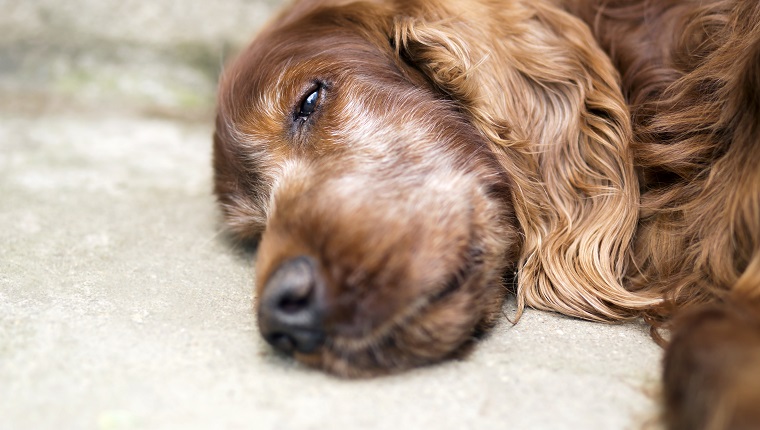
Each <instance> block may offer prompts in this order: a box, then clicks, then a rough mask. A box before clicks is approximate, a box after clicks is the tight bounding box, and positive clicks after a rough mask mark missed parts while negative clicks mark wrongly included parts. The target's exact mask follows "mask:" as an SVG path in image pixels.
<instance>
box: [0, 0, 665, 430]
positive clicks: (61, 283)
mask: <svg viewBox="0 0 760 430" xmlns="http://www.w3.org/2000/svg"><path fill="white" fill-rule="evenodd" d="M276 3H277V2H276V1H260V0H259V1H257V0H217V1H214V2H206V1H203V0H184V1H182V2H180V1H173V0H161V1H154V2H142V1H137V0H121V1H115V0H111V1H102V0H67V1H66V2H62V1H59V0H35V1H23V0H0V10H2V11H3V12H2V14H0V31H1V32H2V36H1V37H0V429H133V428H134V429H141V428H146V429H162V428H186V429H196V428H197V429H201V428H232V429H234V428H253V429H270V428H272V429H274V428H278V429H279V428H283V429H290V428H293V429H296V428H298V429H324V428H338V429H354V428H362V429H407V428H420V429H486V428H500V429H505V428H515V429H604V430H609V429H637V428H642V427H644V426H646V425H648V423H650V424H651V422H652V421H653V420H655V419H656V417H657V414H658V409H657V391H658V385H657V380H658V372H659V361H660V355H661V351H660V349H659V348H658V347H656V346H655V345H654V344H653V342H652V341H651V340H650V338H649V336H648V334H647V330H646V328H645V327H644V326H643V325H641V324H628V325H602V324H594V323H589V322H583V321H578V320H573V319H569V318H564V317H559V316H556V315H551V314H548V313H543V312H528V313H527V314H526V315H525V317H524V318H523V319H522V320H521V321H520V322H519V324H517V325H516V326H514V327H513V326H512V325H511V324H509V323H508V322H507V321H506V320H504V321H503V322H502V323H501V324H500V325H499V326H498V327H497V328H496V329H495V330H494V331H493V333H492V334H491V335H490V336H489V337H487V338H486V339H485V340H484V341H483V342H482V343H481V344H480V345H479V346H478V347H477V348H476V349H475V351H474V353H473V354H472V355H471V356H469V357H468V358H467V359H464V360H461V361H455V362H448V363H445V364H442V365H438V366H433V367H429V368H424V369H419V370H415V371H412V372H408V373H405V374H402V375H398V376H393V377H385V378H377V379H371V380H360V381H347V380H340V379H336V378H334V377H331V376H327V375H324V374H321V373H319V372H316V371H313V370H309V369H306V368H303V367H302V366H300V365H298V364H295V363H294V362H293V361H291V360H289V359H287V358H284V357H282V356H280V355H278V354H275V353H273V352H272V351H271V350H270V348H268V347H267V345H266V344H265V343H264V342H263V341H262V340H261V339H260V338H259V336H258V334H257V332H256V328H255V321H254V316H253V314H252V312H251V306H250V304H251V299H252V286H253V281H252V279H253V268H252V264H251V261H252V257H253V256H252V255H251V254H250V253H249V252H246V251H244V250H240V249H237V248H235V247H233V246H231V245H230V244H229V243H227V242H226V241H225V240H224V238H223V237H222V236H221V235H220V234H219V231H220V228H219V220H218V214H217V210H216V208H215V205H214V199H213V197H212V195H211V167H210V153H211V144H210V142H211V131H212V116H213V98H214V88H215V82H216V78H217V75H218V72H219V70H220V67H221V64H223V62H224V59H225V58H227V57H229V56H230V55H231V54H232V53H234V52H235V50H236V49H239V47H241V46H242V44H243V43H244V42H245V41H246V40H248V39H249V38H250V37H251V35H252V34H253V33H254V32H255V30H256V29H257V28H259V27H260V26H261V24H262V23H263V22H264V21H265V20H266V19H267V18H268V17H269V16H270V15H271V13H272V12H273V11H274V10H275V9H276V6H277V5H276ZM513 309H514V304H513V303H510V304H508V305H507V306H506V307H505V312H506V313H507V314H509V313H510V312H512V311H513Z"/></svg>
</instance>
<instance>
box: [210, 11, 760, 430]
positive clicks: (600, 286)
mask: <svg viewBox="0 0 760 430" xmlns="http://www.w3.org/2000/svg"><path fill="white" fill-rule="evenodd" d="M312 93H313V94H318V97H319V98H318V104H317V108H316V110H314V112H313V114H312V113H309V114H308V115H302V113H303V106H304V103H305V101H304V100H306V96H308V95H309V94H312ZM218 112H219V113H218V117H217V131H216V134H215V145H214V164H215V170H216V193H217V195H218V197H219V201H220V203H221V206H222V209H223V211H224V213H225V217H226V220H227V224H228V226H229V227H230V229H231V231H232V232H234V233H236V234H237V235H238V236H239V237H241V238H257V237H258V236H259V235H261V244H260V248H259V252H258V259H257V265H256V273H257V295H258V296H259V297H264V298H265V299H264V300H259V303H258V304H257V307H258V312H259V323H260V325H261V327H262V331H263V332H265V333H268V334H266V336H267V339H268V340H270V342H272V343H273V344H276V345H277V344H278V342H279V341H282V336H281V335H282V333H279V332H277V331H278V330H279V328H278V327H279V326H278V325H277V324H279V322H272V321H273V320H272V319H271V312H272V311H271V309H268V307H271V306H278V305H276V304H275V305H272V303H279V302H277V301H272V300H269V299H267V297H268V296H271V295H272V293H271V292H272V291H273V290H274V289H276V288H280V287H282V285H285V284H288V282H291V281H288V282H285V284H282V281H280V280H281V279H291V280H292V279H300V278H298V277H297V276H295V275H292V273H295V272H293V271H292V270H291V272H292V273H291V274H290V275H288V276H291V277H290V278H288V277H285V278H283V276H285V275H282V272H283V270H285V269H283V268H288V267H291V266H290V264H291V263H292V262H293V261H295V260H298V261H301V262H304V261H307V262H308V264H306V263H304V264H306V266H308V267H310V268H311V269H309V270H310V272H309V273H310V275H309V280H308V282H307V283H306V284H303V283H302V284H301V285H300V286H301V287H303V288H306V289H307V290H308V292H309V294H310V296H309V298H308V300H314V301H315V303H317V304H318V312H317V311H314V313H313V314H309V315H311V316H314V319H313V321H312V320H311V319H310V320H309V325H308V327H307V328H308V331H309V333H311V334H313V333H314V332H318V333H319V336H316V337H310V338H309V339H310V340H313V341H314V342H313V344H312V343H309V344H308V347H307V346H303V345H301V346H303V347H302V348H301V347H300V346H299V347H298V348H296V351H295V355H296V357H297V358H298V359H300V360H302V361H303V362H306V363H309V364H311V365H313V366H316V367H320V368H323V369H326V370H328V371H331V372H334V373H337V374H341V375H373V374H378V373H385V372H389V371H398V370H400V369H404V368H408V367H411V366H417V365H422V364H425V363H430V362H434V361H438V360H441V359H444V358H446V357H450V356H453V355H457V354H460V353H462V352H463V351H465V350H466V348H467V346H468V345H469V344H471V340H472V339H473V335H476V334H477V333H479V332H480V331H482V330H484V329H486V328H487V327H488V326H489V325H491V324H492V323H493V321H494V319H495V318H496V317H497V316H498V313H499V309H500V306H501V302H502V300H503V298H504V296H505V293H506V288H505V286H504V285H503V281H502V275H503V274H508V275H509V276H508V278H509V279H510V282H512V281H513V282H514V283H515V286H516V295H517V300H518V304H519V306H520V309H521V310H522V309H523V308H524V307H525V306H530V307H535V308H539V309H545V310H550V311H556V312H561V313H563V314H566V315H571V316H576V317H580V318H585V319H591V320H601V321H619V320H624V319H629V318H635V317H641V316H644V317H646V318H648V320H649V321H651V322H652V323H653V325H654V326H655V327H656V328H669V329H671V330H672V342H671V345H670V346H669V347H668V350H667V354H666V363H665V364H666V366H665V379H664V380H665V387H666V390H665V391H666V393H665V394H666V403H667V406H668V411H669V412H668V415H667V420H668V423H669V425H670V426H671V428H679V429H680V428H683V429H687V428H711V429H713V428H714V429H718V428H755V427H757V426H759V425H760V417H758V415H757V413H756V412H754V407H753V406H752V405H755V404H757V403H758V400H759V399H760V381H759V380H758V379H757V378H756V377H743V376H742V375H745V372H749V373H752V372H754V373H753V374H754V375H757V374H758V365H757V363H758V360H757V357H758V353H759V352H758V351H760V167H758V166H760V142H758V139H759V136H760V130H759V128H760V125H759V124H760V3H757V2H753V1H742V0H712V1H697V0H664V1H658V2H655V1H650V0H637V1H628V0H590V1H586V0H565V1H558V0H531V1H529V0H473V1H469V2H462V1H454V0H413V1H401V0H399V1H391V0H388V1H367V2H353V1H350V0H312V1H301V2H296V3H294V4H293V5H292V6H291V7H290V8H288V9H287V10H286V11H285V12H283V14H282V15H281V16H280V17H278V18H277V19H276V20H275V21H274V22H273V23H272V24H271V25H270V26H269V27H268V28H267V29H265V30H264V31H263V32H262V33H261V34H260V35H259V36H258V38H257V39H256V41H254V43H253V44H252V45H251V47H249V48H248V49H247V50H246V51H245V52H243V53H242V54H241V56H240V57H239V59H238V60H237V61H236V62H235V63H234V64H232V65H231V66H230V67H229V68H228V69H227V70H226V72H225V75H224V77H223V79H222V82H221V85H220V96H219V111H218ZM294 259H295V260H294ZM299 264H300V263H299ZM293 276H295V277H293ZM293 282H295V281H293ZM299 282H301V281H299ZM304 282H306V281H304ZM278 283H279V284H282V285H277V284H278ZM286 286H287V285H286ZM288 288H290V287H288ZM303 288H302V289H303ZM312 296H314V297H312ZM315 297H316V298H315ZM300 298H303V297H300ZM300 298H299V299H300ZM262 302H263V303H264V304H263V305H262ZM310 303H311V302H310ZM317 304H314V305H313V306H317ZM291 305H292V304H288V306H291ZM295 306H296V308H298V307H299V306H306V305H304V304H303V303H301V302H298V303H297V304H296V305H295ZM309 306H312V304H309ZM674 317H675V319H673V318H674ZM299 324H300V323H299ZM299 327H300V328H303V327H301V326H299ZM300 328H299V330H300ZM275 332H277V333H275ZM311 334H309V336H311ZM270 335H271V336H270ZM277 336H279V341H278V340H277V339H278V337H277ZM287 336H289V335H288V334H287V333H286V337H287ZM293 336H294V339H297V338H298V336H300V334H297V335H293ZM291 341H293V339H290V338H288V339H287V341H286V342H285V343H284V344H283V343H279V345H280V346H283V345H285V347H286V348H292V347H293V342H291ZM296 343H297V342H296ZM742 426H744V427H742Z"/></svg>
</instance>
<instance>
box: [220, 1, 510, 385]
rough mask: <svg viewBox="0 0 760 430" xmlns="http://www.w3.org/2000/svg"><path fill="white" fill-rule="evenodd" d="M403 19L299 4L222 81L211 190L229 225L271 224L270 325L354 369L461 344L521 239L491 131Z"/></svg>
mask: <svg viewBox="0 0 760 430" xmlns="http://www.w3.org/2000/svg"><path fill="white" fill-rule="evenodd" d="M305 3H308V2H305ZM392 32H393V20H392V17H391V15H390V14H389V13H388V11H387V10H385V9H383V8H382V7H380V6H374V5H370V4H354V5H346V6H338V7H319V6H311V8H310V9H309V10H308V11H306V10H302V11H297V10H296V11H291V14H290V15H288V16H285V17H283V18H282V19H280V20H279V21H278V23H277V24H275V25H274V26H271V27H270V28H268V29H267V30H265V31H264V32H263V33H262V34H260V35H259V37H258V38H257V39H256V40H255V41H254V43H253V44H252V45H251V46H250V47H249V48H248V49H247V50H246V51H244V52H243V53H242V54H241V55H240V56H239V58H238V59H237V60H236V61H235V62H234V63H233V64H232V65H231V66H230V67H228V68H227V70H226V71H225V74H224V77H223V79H222V82H221V86H220V95H219V109H218V117H217V128H216V133H215V139H214V140H215V141H214V167H215V172H216V175H215V183H216V193H217V196H218V198H219V200H220V203H221V206H222V208H223V212H224V214H225V218H226V222H227V224H228V226H229V227H230V229H231V230H232V231H233V232H234V233H236V234H237V235H239V236H241V237H244V238H257V237H258V236H259V235H261V242H260V245H259V249H258V257H257V262H256V287H257V291H256V293H257V294H256V295H257V300H256V308H257V313H258V322H259V326H260V329H261V332H262V334H263V335H264V337H265V338H266V339H267V340H268V341H269V342H270V343H272V344H273V345H274V346H275V347H277V348H279V349H281V350H284V351H286V352H293V353H294V354H295V356H296V357H297V358H298V359H299V360H301V361H303V362H306V363H309V364H311V365H314V366H317V367H320V368H323V369H326V370H328V371H331V372H334V373H338V374H342V375H366V374H377V373H383V372H387V371H392V370H396V369H403V368H408V367H412V366H417V365H421V364H424V363H429V362H433V361H438V360H440V359H442V358H445V357H448V356H452V355H455V354H457V353H458V352H459V351H462V350H463V348H464V347H465V346H466V345H467V344H468V343H469V341H470V340H471V339H472V338H473V336H474V335H475V334H476V333H477V332H478V331H479V330H480V329H482V328H484V327H485V326H487V325H489V324H490V323H491V322H492V320H493V319H494V317H495V315H496V314H497V313H498V312H499V310H500V306H501V302H502V299H503V297H504V287H503V286H502V281H501V276H502V273H503V271H504V269H505V264H507V262H508V261H510V259H511V260H514V259H515V256H516V255H517V252H518V248H519V243H518V234H517V230H516V227H515V222H514V219H513V218H514V217H513V213H512V209H511V205H510V203H509V202H510V197H509V194H510V192H509V183H508V177H507V175H506V173H505V172H504V171H503V169H502V168H501V167H500V165H499V163H497V162H496V160H495V159H494V157H493V155H492V153H491V152H490V151H489V149H488V148H489V145H488V143H487V139H486V138H485V137H484V136H483V135H482V134H481V133H480V132H479V131H478V130H477V129H476V128H475V127H473V125H472V124H471V123H470V121H469V120H468V118H467V116H466V115H465V114H464V113H462V112H461V109H459V107H458V106H457V105H456V104H455V103H453V102H452V101H451V100H449V99H448V98H447V97H445V96H444V94H443V93H442V92H440V91H438V90H436V89H435V87H434V85H432V84H431V83H430V82H429V80H428V79H427V78H426V77H425V76H424V74H422V73H420V72H419V71H418V70H417V69H416V68H415V67H414V65H413V64H410V63H408V62H407V61H404V60H403V59H402V58H401V57H400V56H399V55H398V52H397V49H396V47H394V43H393V41H392V40H393V37H392Z"/></svg>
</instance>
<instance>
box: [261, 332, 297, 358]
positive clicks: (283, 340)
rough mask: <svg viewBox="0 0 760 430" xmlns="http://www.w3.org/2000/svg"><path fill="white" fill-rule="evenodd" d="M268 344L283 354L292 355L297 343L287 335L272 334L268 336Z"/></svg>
mask: <svg viewBox="0 0 760 430" xmlns="http://www.w3.org/2000/svg"><path fill="white" fill-rule="evenodd" d="M266 340H267V342H269V343H270V344H271V345H272V346H274V347H275V348H277V349H279V350H280V351H282V352H287V353H291V352H293V350H294V349H295V347H296V345H295V341H294V340H293V338H292V337H290V336H288V335H287V334H285V333H272V334H270V335H268V336H266Z"/></svg>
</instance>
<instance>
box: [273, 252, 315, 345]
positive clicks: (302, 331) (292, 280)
mask: <svg viewBox="0 0 760 430" xmlns="http://www.w3.org/2000/svg"><path fill="white" fill-rule="evenodd" d="M323 291H324V281H323V279H322V277H321V276H320V274H319V273H318V271H317V268H316V266H315V264H314V261H313V260H312V259H310V258H308V257H303V256H301V257H296V258H293V259H291V260H287V261H285V262H284V263H282V264H281V265H280V266H279V267H278V268H277V269H276V270H275V272H274V273H273V274H272V276H271V277H270V279H269V281H267V283H266V285H265V287H264V292H263V295H262V298H261V306H260V308H259V326H260V328H261V333H262V335H263V336H264V338H265V339H266V340H267V342H269V343H270V344H272V345H273V346H274V347H276V348H277V349H280V350H282V351H284V352H287V353H291V352H294V351H298V352H302V353H309V352H313V351H314V350H316V349H317V348H318V347H319V346H320V345H321V344H322V342H323V341H324V338H325V333H324V328H323V326H322V319H323V314H324V298H323V294H322V293H323Z"/></svg>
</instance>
